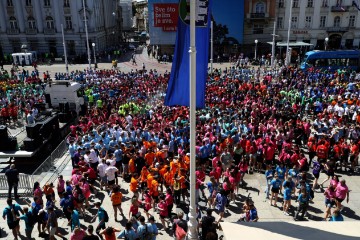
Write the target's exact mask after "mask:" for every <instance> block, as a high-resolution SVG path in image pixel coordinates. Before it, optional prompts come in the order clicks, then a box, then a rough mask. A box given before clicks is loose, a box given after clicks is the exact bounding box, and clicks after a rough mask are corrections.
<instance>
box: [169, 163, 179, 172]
mask: <svg viewBox="0 0 360 240" xmlns="http://www.w3.org/2000/svg"><path fill="white" fill-rule="evenodd" d="M178 171H179V160H178V159H173V160H172V161H171V162H170V172H171V174H172V175H175V173H177V172H178Z"/></svg>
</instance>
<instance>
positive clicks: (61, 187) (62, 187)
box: [56, 175, 65, 196]
mask: <svg viewBox="0 0 360 240" xmlns="http://www.w3.org/2000/svg"><path fill="white" fill-rule="evenodd" d="M56 188H57V192H58V195H59V196H60V194H63V193H64V192H65V181H64V177H63V175H60V176H59V177H58V184H57V186H56Z"/></svg>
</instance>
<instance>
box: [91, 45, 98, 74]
mask: <svg viewBox="0 0 360 240" xmlns="http://www.w3.org/2000/svg"><path fill="white" fill-rule="evenodd" d="M91 45H92V47H93V50H94V66H95V67H94V68H95V69H96V68H97V63H96V54H95V43H92V44H91Z"/></svg>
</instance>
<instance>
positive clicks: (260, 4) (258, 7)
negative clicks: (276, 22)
mask: <svg viewBox="0 0 360 240" xmlns="http://www.w3.org/2000/svg"><path fill="white" fill-rule="evenodd" d="M255 12H256V13H265V3H263V2H258V3H256V5H255Z"/></svg>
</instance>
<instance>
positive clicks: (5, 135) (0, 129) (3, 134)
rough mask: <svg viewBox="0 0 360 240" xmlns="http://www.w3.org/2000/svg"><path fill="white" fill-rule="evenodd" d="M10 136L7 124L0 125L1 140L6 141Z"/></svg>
mask: <svg viewBox="0 0 360 240" xmlns="http://www.w3.org/2000/svg"><path fill="white" fill-rule="evenodd" d="M8 138H9V134H8V130H7V126H6V125H0V140H2V141H5V139H8Z"/></svg>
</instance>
